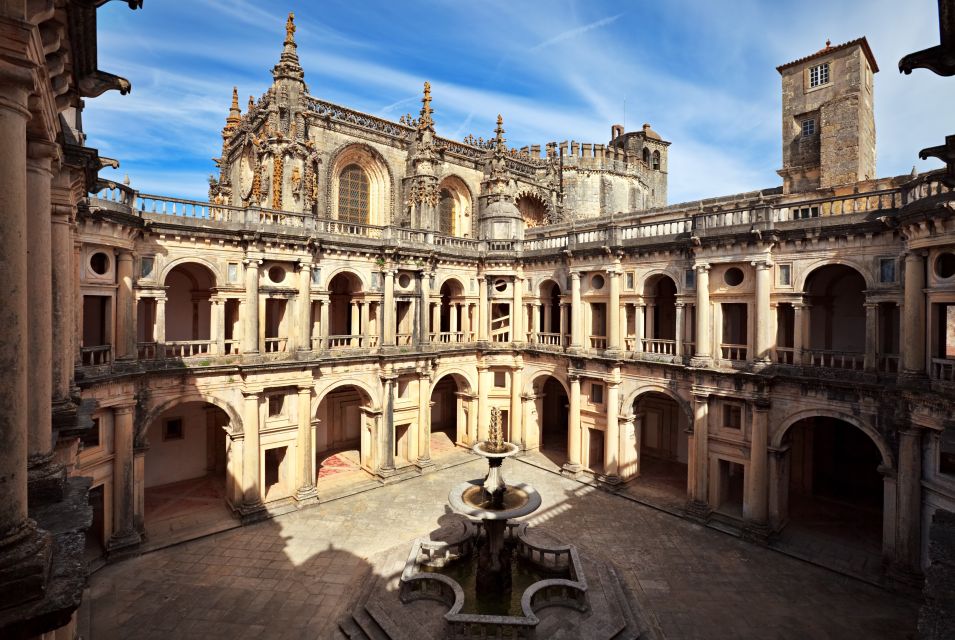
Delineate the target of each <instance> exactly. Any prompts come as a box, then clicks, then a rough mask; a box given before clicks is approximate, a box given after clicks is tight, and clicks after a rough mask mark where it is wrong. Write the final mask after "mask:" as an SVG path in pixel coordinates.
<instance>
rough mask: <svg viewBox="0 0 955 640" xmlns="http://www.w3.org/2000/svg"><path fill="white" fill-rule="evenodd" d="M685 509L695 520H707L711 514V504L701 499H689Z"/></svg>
mask: <svg viewBox="0 0 955 640" xmlns="http://www.w3.org/2000/svg"><path fill="white" fill-rule="evenodd" d="M684 511H685V512H686V515H687V516H688V517H690V518H693V519H694V520H700V521H705V520H706V519H707V518H709V516H710V506H709V505H708V504H706V503H705V502H701V501H699V500H688V501H687V503H686V507H684Z"/></svg>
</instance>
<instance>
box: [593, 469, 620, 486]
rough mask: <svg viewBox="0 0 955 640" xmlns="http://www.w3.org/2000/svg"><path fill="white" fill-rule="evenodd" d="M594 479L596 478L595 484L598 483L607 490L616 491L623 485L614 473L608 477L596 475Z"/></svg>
mask: <svg viewBox="0 0 955 640" xmlns="http://www.w3.org/2000/svg"><path fill="white" fill-rule="evenodd" d="M596 477H597V482H599V483H600V484H601V485H603V486H604V487H606V488H607V489H616V488H618V487H619V486H620V485H621V484H623V480H622V479H621V478H620V476H618V475H617V474H615V473H612V474H610V475H597V476H596Z"/></svg>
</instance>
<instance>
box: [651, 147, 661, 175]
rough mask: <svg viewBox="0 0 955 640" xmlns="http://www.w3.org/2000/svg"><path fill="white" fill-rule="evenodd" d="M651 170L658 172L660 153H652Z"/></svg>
mask: <svg viewBox="0 0 955 640" xmlns="http://www.w3.org/2000/svg"><path fill="white" fill-rule="evenodd" d="M653 168H654V169H656V170H658V171H659V170H660V152H659V151H654V152H653Z"/></svg>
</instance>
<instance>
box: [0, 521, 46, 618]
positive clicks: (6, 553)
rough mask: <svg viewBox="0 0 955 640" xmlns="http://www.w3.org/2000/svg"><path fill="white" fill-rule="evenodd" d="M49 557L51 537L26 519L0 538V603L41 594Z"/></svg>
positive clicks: (6, 604)
mask: <svg viewBox="0 0 955 640" xmlns="http://www.w3.org/2000/svg"><path fill="white" fill-rule="evenodd" d="M52 556H53V537H52V536H51V535H50V534H49V533H48V532H46V531H43V530H42V529H38V528H37V526H36V522H34V521H33V520H31V519H29V518H25V519H24V520H23V521H22V522H21V523H20V524H19V525H18V526H17V527H15V528H14V530H12V531H8V532H6V535H4V536H3V538H0V602H2V603H3V607H4V608H6V607H13V606H16V605H18V604H22V603H24V602H29V601H30V600H36V599H38V598H42V597H43V595H44V587H45V585H46V582H47V577H48V576H49V573H50V560H51V558H52Z"/></svg>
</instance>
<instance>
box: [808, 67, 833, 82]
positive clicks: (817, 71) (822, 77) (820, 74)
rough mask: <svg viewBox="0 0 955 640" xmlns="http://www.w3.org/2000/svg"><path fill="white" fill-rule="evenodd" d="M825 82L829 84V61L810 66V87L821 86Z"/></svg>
mask: <svg viewBox="0 0 955 640" xmlns="http://www.w3.org/2000/svg"><path fill="white" fill-rule="evenodd" d="M824 84H829V63H828V62H823V63H822V64H817V65H816V66H814V67H809V87H810V88H812V87H821V86H822V85H824Z"/></svg>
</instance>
